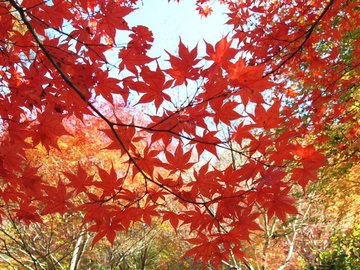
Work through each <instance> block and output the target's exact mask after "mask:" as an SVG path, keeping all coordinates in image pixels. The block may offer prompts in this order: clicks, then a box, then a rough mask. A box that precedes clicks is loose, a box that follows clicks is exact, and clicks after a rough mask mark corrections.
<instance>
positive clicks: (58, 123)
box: [32, 109, 71, 151]
mask: <svg viewBox="0 0 360 270" xmlns="http://www.w3.org/2000/svg"><path fill="white" fill-rule="evenodd" d="M63 119H64V115H62V114H61V113H58V112H56V111H55V110H52V109H48V110H45V111H44V113H41V114H39V116H38V123H37V124H35V125H34V126H33V132H34V133H33V134H32V140H33V144H34V145H38V144H39V143H41V144H42V145H43V146H44V147H45V148H46V149H47V150H48V151H49V149H50V147H51V146H52V147H55V148H59V146H58V144H57V140H58V138H59V137H60V136H62V135H71V134H69V133H68V131H67V130H66V129H65V127H64V126H63V124H62V122H63Z"/></svg>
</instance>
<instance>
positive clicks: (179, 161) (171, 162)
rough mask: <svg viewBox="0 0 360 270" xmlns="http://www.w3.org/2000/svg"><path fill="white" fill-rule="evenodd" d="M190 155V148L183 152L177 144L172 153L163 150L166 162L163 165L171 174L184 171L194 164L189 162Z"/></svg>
mask: <svg viewBox="0 0 360 270" xmlns="http://www.w3.org/2000/svg"><path fill="white" fill-rule="evenodd" d="M191 155H192V151H191V150H189V151H187V152H184V150H183V148H182V147H181V146H180V145H178V146H177V147H176V149H175V151H174V154H171V153H170V152H168V151H166V152H165V157H166V160H167V164H164V165H165V166H164V167H165V168H167V169H169V170H170V173H171V174H174V173H178V172H180V173H181V172H185V171H186V170H188V169H190V168H191V167H192V166H193V165H194V162H190V159H191Z"/></svg>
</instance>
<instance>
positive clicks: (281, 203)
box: [262, 185, 298, 223]
mask: <svg viewBox="0 0 360 270" xmlns="http://www.w3.org/2000/svg"><path fill="white" fill-rule="evenodd" d="M272 190H273V191H274V194H272V196H271V197H270V198H267V199H266V201H265V202H264V204H262V206H263V207H265V208H267V209H268V212H267V215H268V217H269V219H270V218H272V217H273V216H274V214H275V215H276V216H277V217H278V218H279V219H280V220H281V221H282V222H284V223H286V214H293V215H296V214H297V213H298V211H297V209H296V207H295V206H294V202H295V199H294V198H293V197H291V196H290V195H288V194H289V191H290V188H284V189H282V190H280V186H279V185H277V186H276V187H274V188H273V189H272Z"/></svg>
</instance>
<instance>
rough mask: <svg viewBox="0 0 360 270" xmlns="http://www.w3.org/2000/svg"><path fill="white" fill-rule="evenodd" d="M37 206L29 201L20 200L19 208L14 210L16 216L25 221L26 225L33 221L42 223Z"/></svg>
mask: <svg viewBox="0 0 360 270" xmlns="http://www.w3.org/2000/svg"><path fill="white" fill-rule="evenodd" d="M38 210H39V209H38V208H37V207H36V206H34V205H32V204H31V201H27V200H25V201H21V202H20V204H19V209H17V210H16V217H17V218H18V219H20V220H22V221H24V222H25V224H26V225H28V226H29V225H30V224H31V223H33V222H38V223H42V222H43V221H42V219H41V217H40V215H39V214H38Z"/></svg>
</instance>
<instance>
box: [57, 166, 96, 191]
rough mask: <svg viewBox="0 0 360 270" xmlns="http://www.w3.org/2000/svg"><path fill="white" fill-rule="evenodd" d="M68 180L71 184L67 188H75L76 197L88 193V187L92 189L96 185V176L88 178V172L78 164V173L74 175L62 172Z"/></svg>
mask: <svg viewBox="0 0 360 270" xmlns="http://www.w3.org/2000/svg"><path fill="white" fill-rule="evenodd" d="M62 173H63V174H64V175H65V176H66V178H68V179H69V180H70V183H69V184H67V186H70V187H73V188H74V192H75V193H74V195H75V196H76V195H78V194H79V193H81V192H85V193H86V192H87V187H90V186H92V185H93V184H94V181H93V179H94V176H93V175H91V176H88V174H87V172H86V171H85V170H84V169H83V168H82V167H81V165H80V163H78V167H77V173H76V174H72V173H69V172H62Z"/></svg>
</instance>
